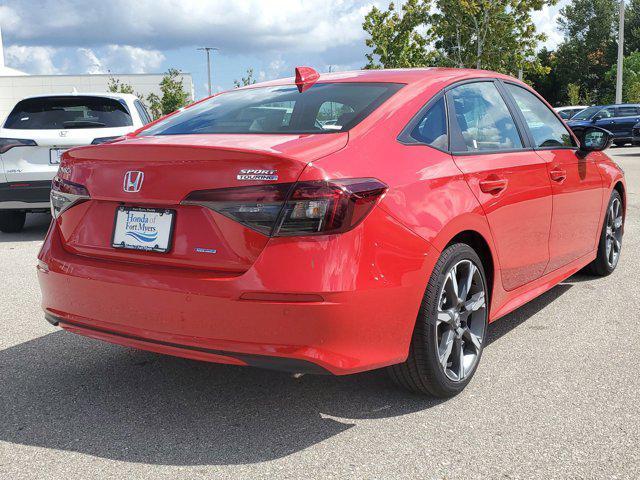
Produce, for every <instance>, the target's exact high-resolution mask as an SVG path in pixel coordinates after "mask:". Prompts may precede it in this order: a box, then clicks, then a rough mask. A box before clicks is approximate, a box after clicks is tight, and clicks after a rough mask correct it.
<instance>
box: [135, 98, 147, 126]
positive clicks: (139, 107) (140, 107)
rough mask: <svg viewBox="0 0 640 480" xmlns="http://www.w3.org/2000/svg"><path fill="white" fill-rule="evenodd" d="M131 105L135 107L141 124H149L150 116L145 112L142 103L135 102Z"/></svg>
mask: <svg viewBox="0 0 640 480" xmlns="http://www.w3.org/2000/svg"><path fill="white" fill-rule="evenodd" d="M133 104H134V105H135V106H136V110H138V115H140V120H141V121H142V123H143V124H147V123H149V122H151V116H150V115H149V113H148V112H147V109H146V108H145V106H144V105H143V104H142V102H141V101H140V100H136V101H134V102H133Z"/></svg>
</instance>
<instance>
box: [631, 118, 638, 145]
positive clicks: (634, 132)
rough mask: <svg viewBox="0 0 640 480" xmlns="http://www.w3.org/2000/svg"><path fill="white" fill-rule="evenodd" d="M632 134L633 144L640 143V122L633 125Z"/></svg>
mask: <svg viewBox="0 0 640 480" xmlns="http://www.w3.org/2000/svg"><path fill="white" fill-rule="evenodd" d="M632 134H633V144H634V145H640V122H639V123H636V124H635V125H634V126H633V130H632Z"/></svg>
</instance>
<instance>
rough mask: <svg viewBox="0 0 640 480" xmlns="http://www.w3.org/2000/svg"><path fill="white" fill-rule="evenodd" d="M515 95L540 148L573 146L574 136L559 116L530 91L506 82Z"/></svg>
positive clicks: (534, 140) (535, 143) (534, 139)
mask: <svg viewBox="0 0 640 480" xmlns="http://www.w3.org/2000/svg"><path fill="white" fill-rule="evenodd" d="M505 86H506V88H507V90H508V91H509V93H511V95H512V96H513V98H514V100H515V101H516V104H517V105H518V108H519V109H520V111H521V112H522V114H523V115H524V120H525V122H526V123H527V126H528V127H529V131H530V132H531V135H532V136H533V142H534V145H535V146H536V147H538V148H553V147H573V146H574V143H573V137H572V136H571V134H570V133H569V130H567V128H566V127H565V126H564V124H563V123H562V122H561V121H560V120H558V117H556V115H555V114H554V113H553V112H552V111H551V109H550V108H549V107H547V106H546V105H545V104H544V102H542V101H541V100H540V99H539V98H538V97H536V96H535V95H534V94H533V93H531V92H530V91H528V90H526V89H524V88H522V87H519V86H517V85H513V84H511V83H507V84H505Z"/></svg>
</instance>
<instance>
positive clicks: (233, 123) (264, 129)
mask: <svg viewBox="0 0 640 480" xmlns="http://www.w3.org/2000/svg"><path fill="white" fill-rule="evenodd" d="M401 87H402V85H401V84H397V83H362V82H358V83H320V84H315V85H313V86H312V87H310V88H309V89H307V90H305V91H304V92H302V93H301V92H299V91H298V88H297V87H296V86H295V85H285V86H278V87H257V88H250V89H245V90H234V91H231V92H226V93H222V94H220V95H217V96H215V97H213V98H210V99H209V100H206V101H204V102H202V103H199V104H197V105H194V106H193V107H190V108H187V109H186V110H184V111H183V112H180V113H178V114H176V115H174V116H172V117H169V118H167V119H166V120H164V121H162V122H160V123H157V124H155V125H153V126H152V127H150V128H149V129H148V130H145V131H144V133H143V134H144V135H181V134H190V133H292V134H302V133H333V132H344V131H346V130H349V129H350V128H352V127H353V126H354V125H356V124H358V123H359V122H360V121H362V120H363V119H364V118H365V117H366V116H367V115H369V114H370V113H371V112H372V111H373V110H375V109H376V108H377V107H378V106H380V104H381V103H382V102H384V101H385V100H387V99H388V98H389V97H390V96H391V95H393V94H394V93H395V92H397V91H398V90H399V89H400V88H401Z"/></svg>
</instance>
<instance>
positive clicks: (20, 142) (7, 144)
mask: <svg viewBox="0 0 640 480" xmlns="http://www.w3.org/2000/svg"><path fill="white" fill-rule="evenodd" d="M37 146H38V144H37V143H36V141H35V140H29V139H27V138H0V153H5V152H8V151H9V150H11V149H12V148H13V147H37Z"/></svg>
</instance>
